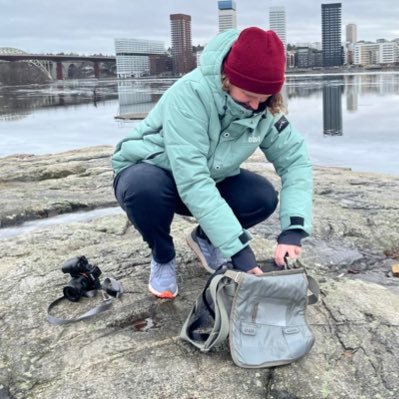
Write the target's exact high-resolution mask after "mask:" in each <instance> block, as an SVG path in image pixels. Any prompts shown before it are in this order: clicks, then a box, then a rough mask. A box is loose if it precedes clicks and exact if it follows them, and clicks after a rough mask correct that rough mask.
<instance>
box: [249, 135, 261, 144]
mask: <svg viewBox="0 0 399 399" xmlns="http://www.w3.org/2000/svg"><path fill="white" fill-rule="evenodd" d="M248 143H260V137H259V136H249V137H248Z"/></svg>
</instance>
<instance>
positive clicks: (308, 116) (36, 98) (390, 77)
mask: <svg viewBox="0 0 399 399" xmlns="http://www.w3.org/2000/svg"><path fill="white" fill-rule="evenodd" d="M172 82H173V80H168V79H163V80H154V81H145V82H143V81H142V82H138V81H122V82H118V81H116V80H103V81H101V80H80V81H77V80H75V81H65V82H57V83H54V84H49V85H41V86H39V85H32V86H25V87H21V86H19V87H2V86H0V142H1V146H0V157H2V156H7V155H11V154H15V153H33V154H45V153H54V152H59V151H65V150H70V149H76V148H81V147H86V146H92V145H104V144H109V145H115V144H116V143H117V142H118V141H119V140H120V139H121V138H123V137H124V136H125V135H126V134H127V133H128V132H129V131H130V130H131V129H132V128H133V127H134V126H135V125H136V124H137V122H136V121H131V122H121V121H118V120H115V119H114V117H115V116H116V115H120V114H125V113H131V112H146V111H149V110H150V109H151V108H152V107H153V105H154V104H155V103H156V101H157V100H158V99H159V97H160V95H161V94H162V93H163V92H164V91H165V90H166V88H167V87H169V86H170V85H171V83H172ZM284 96H285V98H286V99H287V102H288V111H289V114H288V116H289V120H290V121H291V123H292V124H293V125H294V126H295V127H296V128H297V129H298V130H299V131H300V132H301V133H302V134H303V136H304V137H305V139H306V141H307V144H308V147H309V152H310V156H311V159H312V162H313V163H314V164H316V165H325V166H340V167H347V168H352V169H353V170H355V171H366V172H379V173H387V174H392V175H396V176H398V175H399V157H398V155H397V153H398V150H399V130H398V126H399V112H398V109H399V108H398V104H399V72H398V73H373V74H352V75H350V74H349V75H335V76H323V75H307V76H304V75H298V76H288V77H287V82H286V85H285V88H284Z"/></svg>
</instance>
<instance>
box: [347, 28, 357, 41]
mask: <svg viewBox="0 0 399 399" xmlns="http://www.w3.org/2000/svg"><path fill="white" fill-rule="evenodd" d="M346 42H347V43H351V44H354V43H356V42H357V26H356V24H348V25H346Z"/></svg>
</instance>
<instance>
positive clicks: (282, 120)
mask: <svg viewBox="0 0 399 399" xmlns="http://www.w3.org/2000/svg"><path fill="white" fill-rule="evenodd" d="M288 125H289V122H288V119H287V118H286V117H285V116H284V115H283V116H282V117H281V118H280V119H279V120H278V121H277V122H276V123H275V124H274V127H275V128H276V129H277V131H278V132H279V133H281V131H282V130H283V129H285V128H286V127H287V126H288Z"/></svg>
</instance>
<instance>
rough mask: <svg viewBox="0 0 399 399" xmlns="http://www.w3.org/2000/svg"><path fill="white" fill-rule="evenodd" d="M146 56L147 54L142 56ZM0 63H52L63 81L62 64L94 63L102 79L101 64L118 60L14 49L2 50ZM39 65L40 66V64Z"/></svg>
mask: <svg viewBox="0 0 399 399" xmlns="http://www.w3.org/2000/svg"><path fill="white" fill-rule="evenodd" d="M140 55H145V54H140ZM0 61H9V62H16V61H29V62H32V63H34V64H35V65H36V66H38V67H40V66H39V64H40V63H42V62H46V61H50V62H54V63H56V65H57V79H59V80H63V79H64V74H63V69H62V62H66V61H69V62H73V61H78V62H87V61H89V62H92V63H93V64H94V76H95V77H96V78H99V77H100V63H101V62H113V63H115V61H116V58H115V57H113V56H100V55H89V56H86V55H64V54H59V55H53V54H29V53H25V52H23V51H22V50H18V49H12V48H0ZM38 63H39V64H38Z"/></svg>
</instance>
